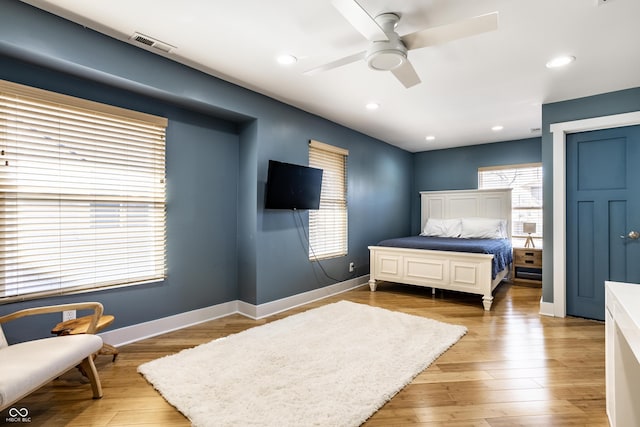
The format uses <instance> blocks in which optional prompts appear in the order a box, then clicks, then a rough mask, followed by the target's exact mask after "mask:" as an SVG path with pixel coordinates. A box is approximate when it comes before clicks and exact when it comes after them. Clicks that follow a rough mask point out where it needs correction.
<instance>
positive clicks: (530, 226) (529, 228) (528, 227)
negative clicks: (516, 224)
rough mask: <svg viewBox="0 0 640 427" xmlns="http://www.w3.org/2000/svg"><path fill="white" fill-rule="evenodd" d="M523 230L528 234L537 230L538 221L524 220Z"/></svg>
mask: <svg viewBox="0 0 640 427" xmlns="http://www.w3.org/2000/svg"><path fill="white" fill-rule="evenodd" d="M522 231H524V232H525V233H527V234H532V233H535V232H536V223H535V222H524V223H522Z"/></svg>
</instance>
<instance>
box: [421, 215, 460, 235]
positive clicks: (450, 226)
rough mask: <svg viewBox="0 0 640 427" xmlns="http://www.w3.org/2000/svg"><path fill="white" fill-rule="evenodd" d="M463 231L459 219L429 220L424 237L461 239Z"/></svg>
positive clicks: (423, 233)
mask: <svg viewBox="0 0 640 427" xmlns="http://www.w3.org/2000/svg"><path fill="white" fill-rule="evenodd" d="M461 231H462V224H461V223H460V219H459V218H455V219H438V218H429V219H428V220H427V223H426V224H425V225H424V230H423V231H422V234H421V235H422V236H434V237H459V236H460V232H461Z"/></svg>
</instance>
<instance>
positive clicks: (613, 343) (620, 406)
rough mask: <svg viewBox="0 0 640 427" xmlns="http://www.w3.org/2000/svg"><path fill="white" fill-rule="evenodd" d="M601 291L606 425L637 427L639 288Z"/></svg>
mask: <svg viewBox="0 0 640 427" xmlns="http://www.w3.org/2000/svg"><path fill="white" fill-rule="evenodd" d="M605 287H606V312H605V329H606V335H605V353H606V355H605V363H606V365H605V366H606V386H607V415H608V417H609V423H610V424H611V426H612V427H626V426H640V404H638V403H639V402H640V285H636V284H630V283H619V282H606V283H605Z"/></svg>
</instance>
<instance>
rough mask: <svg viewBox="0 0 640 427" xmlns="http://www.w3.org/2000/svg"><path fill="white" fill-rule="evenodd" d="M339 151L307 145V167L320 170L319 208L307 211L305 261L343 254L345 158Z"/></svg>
mask: <svg viewBox="0 0 640 427" xmlns="http://www.w3.org/2000/svg"><path fill="white" fill-rule="evenodd" d="M348 155H349V152H348V151H347V150H344V149H342V148H338V147H334V146H332V145H327V144H324V143H321V142H318V141H310V142H309V166H311V167H314V168H320V169H322V170H323V173H322V192H321V195H320V209H318V210H311V211H309V259H311V260H315V259H326V258H333V257H338V256H343V255H346V254H347V156H348Z"/></svg>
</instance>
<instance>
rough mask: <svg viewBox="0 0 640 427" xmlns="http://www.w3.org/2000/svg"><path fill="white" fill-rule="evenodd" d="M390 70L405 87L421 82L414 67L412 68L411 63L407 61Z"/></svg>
mask: <svg viewBox="0 0 640 427" xmlns="http://www.w3.org/2000/svg"><path fill="white" fill-rule="evenodd" d="M391 72H392V73H393V75H394V76H396V79H398V80H399V81H400V83H402V84H403V85H404V87H406V88H407V89H409V88H410V87H411V86H415V85H417V84H418V83H420V82H421V80H420V77H418V73H416V70H415V68H413V65H411V62H409V61H405V62H404V64H402V65H401V66H399V67H398V68H394V69H393V70H391Z"/></svg>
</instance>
